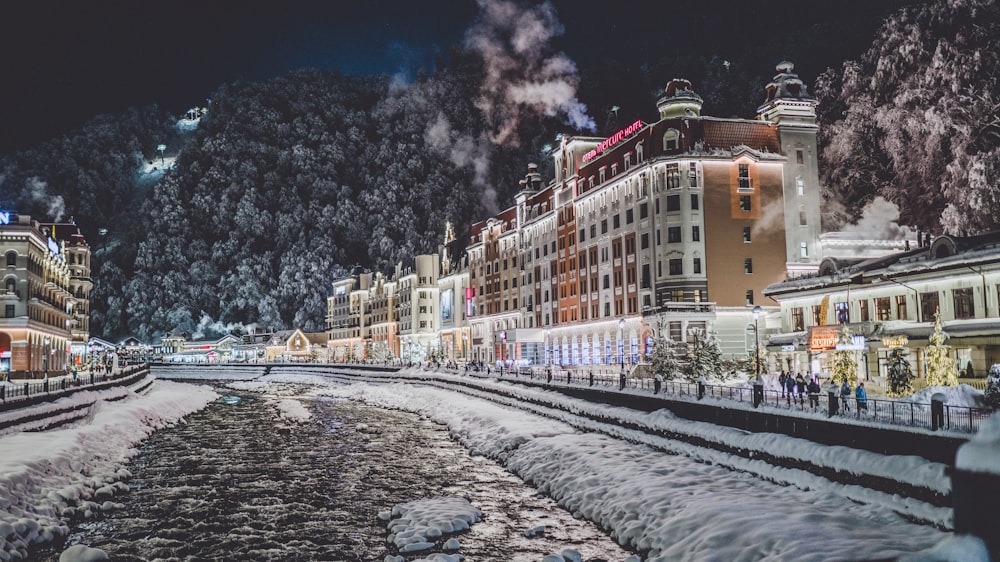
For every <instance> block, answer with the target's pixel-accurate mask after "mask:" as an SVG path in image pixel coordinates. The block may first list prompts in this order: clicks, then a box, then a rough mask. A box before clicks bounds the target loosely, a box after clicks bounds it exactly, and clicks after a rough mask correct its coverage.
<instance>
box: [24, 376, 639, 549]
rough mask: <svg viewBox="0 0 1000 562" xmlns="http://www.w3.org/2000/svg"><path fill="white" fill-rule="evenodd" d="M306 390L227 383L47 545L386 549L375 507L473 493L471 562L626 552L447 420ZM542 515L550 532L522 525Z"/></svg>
mask: <svg viewBox="0 0 1000 562" xmlns="http://www.w3.org/2000/svg"><path fill="white" fill-rule="evenodd" d="M303 403H304V404H305V405H306V407H307V408H308V409H309V411H310V412H311V413H312V419H311V420H310V421H307V422H304V423H301V424H298V423H295V422H290V421H285V420H279V419H278V416H277V410H276V408H275V407H274V406H273V405H272V404H269V403H268V400H267V399H266V398H262V397H260V396H256V395H242V394H240V395H230V396H227V397H224V399H220V400H218V401H216V402H215V403H213V404H211V405H209V406H208V407H207V408H205V409H204V410H202V411H200V412H197V413H196V414H193V415H191V416H189V417H188V418H187V420H186V423H183V424H178V425H177V426H175V427H172V428H168V429H164V430H162V431H159V432H157V433H156V434H154V435H153V436H152V437H151V438H150V439H149V440H148V441H146V442H145V443H144V444H143V445H142V447H141V450H140V454H139V455H137V456H136V457H135V458H134V459H133V461H132V462H131V464H130V465H129V466H128V469H129V470H130V471H131V472H132V478H131V479H130V480H129V481H128V485H129V488H130V491H129V492H128V493H125V494H121V495H119V496H117V497H116V498H115V499H114V501H115V502H120V503H121V504H123V506H122V507H121V508H119V509H116V510H112V511H110V512H107V513H102V514H100V515H99V516H98V517H97V518H96V519H86V520H80V521H73V522H72V523H71V534H70V535H69V537H68V539H67V541H66V544H65V545H52V546H50V547H49V551H48V552H41V553H38V556H39V558H40V559H41V560H46V561H55V560H58V553H59V552H60V551H61V547H65V546H69V545H72V544H76V543H82V544H87V545H90V546H91V547H95V548H100V549H103V550H104V551H106V552H107V553H108V554H109V555H110V556H111V559H112V560H122V561H134V560H141V561H152V560H233V561H236V560H240V561H244V560H254V561H260V560H281V561H288V560H330V561H344V562H347V561H355V560H357V561H369V560H379V561H380V560H383V559H384V558H385V556H386V555H388V554H395V553H396V552H395V550H394V547H391V546H387V545H386V540H385V539H386V535H387V531H386V527H385V523H384V522H383V521H381V520H379V519H378V517H377V514H378V512H380V511H386V510H389V509H391V508H392V506H393V505H395V504H397V503H404V502H409V501H413V500H418V499H423V498H429V497H435V496H465V497H467V498H468V499H469V501H470V502H471V503H472V504H473V505H474V506H476V507H478V508H479V509H480V510H481V511H482V512H483V514H484V517H483V521H481V522H479V523H476V524H474V525H473V526H472V528H471V529H470V530H469V531H466V532H464V533H461V534H458V535H456V536H457V538H458V539H459V540H460V542H461V545H462V547H461V550H460V551H459V552H460V553H461V554H462V555H463V556H465V560H467V561H486V560H504V561H508V560H509V561H539V560H541V559H542V557H543V556H545V555H546V554H549V553H558V552H560V551H561V550H563V549H566V548H572V549H575V550H577V551H579V552H580V553H581V554H582V555H583V559H584V560H622V559H624V558H625V557H626V556H628V552H626V551H624V550H622V549H621V547H619V546H618V545H617V544H616V543H615V542H614V541H613V540H611V539H610V538H609V537H608V536H607V535H606V534H604V533H603V532H601V531H600V530H599V529H597V528H596V527H595V526H594V525H593V524H591V523H589V522H586V521H580V520H577V519H574V518H573V517H572V516H571V515H570V514H569V513H567V512H565V511H563V510H562V509H560V508H559V507H558V506H556V505H555V503H554V502H553V501H551V500H550V499H548V498H546V497H543V496H540V495H539V494H538V493H537V492H536V491H535V490H534V489H532V488H531V487H530V486H527V485H526V484H524V483H523V482H522V481H521V480H519V479H518V478H516V477H515V476H513V475H511V474H509V473H507V472H506V471H505V470H504V469H502V468H501V467H499V466H498V465H497V464H495V463H494V462H492V461H490V460H488V459H485V458H481V457H474V456H471V455H470V454H469V453H468V452H467V451H466V450H465V449H464V448H462V447H461V446H460V445H458V444H456V443H454V442H453V441H451V440H450V439H449V438H448V434H447V431H446V430H445V429H444V428H442V427H441V426H438V425H436V424H434V423H432V422H430V421H428V420H425V419H421V418H419V417H417V416H415V415H412V414H409V413H405V412H397V411H387V410H381V409H377V408H373V407H370V406H366V405H363V404H358V403H354V402H347V401H339V400H330V399H320V400H312V399H303ZM539 526H544V527H545V532H544V534H542V535H541V536H534V537H530V538H529V537H527V536H525V532H526V531H527V530H529V529H533V528H536V527H539ZM445 538H447V537H445ZM439 544H440V541H439ZM438 551H440V550H438ZM424 556H426V553H425V554H424ZM417 558H420V555H414V554H410V555H407V559H408V560H414V559H417Z"/></svg>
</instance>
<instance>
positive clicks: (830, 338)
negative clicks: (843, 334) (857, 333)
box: [809, 326, 840, 351]
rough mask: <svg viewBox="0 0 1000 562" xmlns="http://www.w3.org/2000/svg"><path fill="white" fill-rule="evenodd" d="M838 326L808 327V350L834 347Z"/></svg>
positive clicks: (838, 331)
mask: <svg viewBox="0 0 1000 562" xmlns="http://www.w3.org/2000/svg"><path fill="white" fill-rule="evenodd" d="M839 336H840V326H813V327H812V328H809V351H826V350H828V349H836V347H837V339H838V337H839Z"/></svg>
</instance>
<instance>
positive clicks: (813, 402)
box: [809, 377, 820, 408]
mask: <svg viewBox="0 0 1000 562" xmlns="http://www.w3.org/2000/svg"><path fill="white" fill-rule="evenodd" d="M819 390H820V389H819V382H817V381H816V377H813V378H812V380H810V381H809V406H810V407H812V408H818V407H819Z"/></svg>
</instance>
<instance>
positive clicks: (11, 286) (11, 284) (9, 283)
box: [3, 277, 17, 293]
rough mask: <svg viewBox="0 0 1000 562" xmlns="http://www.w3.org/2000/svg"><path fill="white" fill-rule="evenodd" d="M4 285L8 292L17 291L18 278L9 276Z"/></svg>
mask: <svg viewBox="0 0 1000 562" xmlns="http://www.w3.org/2000/svg"><path fill="white" fill-rule="evenodd" d="M3 286H4V289H5V290H6V291H7V292H8V293H13V292H15V291H16V287H17V280H16V279H14V278H13V277H8V278H7V280H6V281H4V284H3Z"/></svg>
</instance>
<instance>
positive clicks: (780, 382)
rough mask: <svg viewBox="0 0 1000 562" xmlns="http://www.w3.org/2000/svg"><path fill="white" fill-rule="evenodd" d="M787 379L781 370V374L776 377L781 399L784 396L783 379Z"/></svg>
mask: <svg viewBox="0 0 1000 562" xmlns="http://www.w3.org/2000/svg"><path fill="white" fill-rule="evenodd" d="M787 378H788V376H787V375H785V370H784V369H782V370H781V374H780V375H778V384H779V385H780V386H781V396H782V397H784V396H785V379H787Z"/></svg>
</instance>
